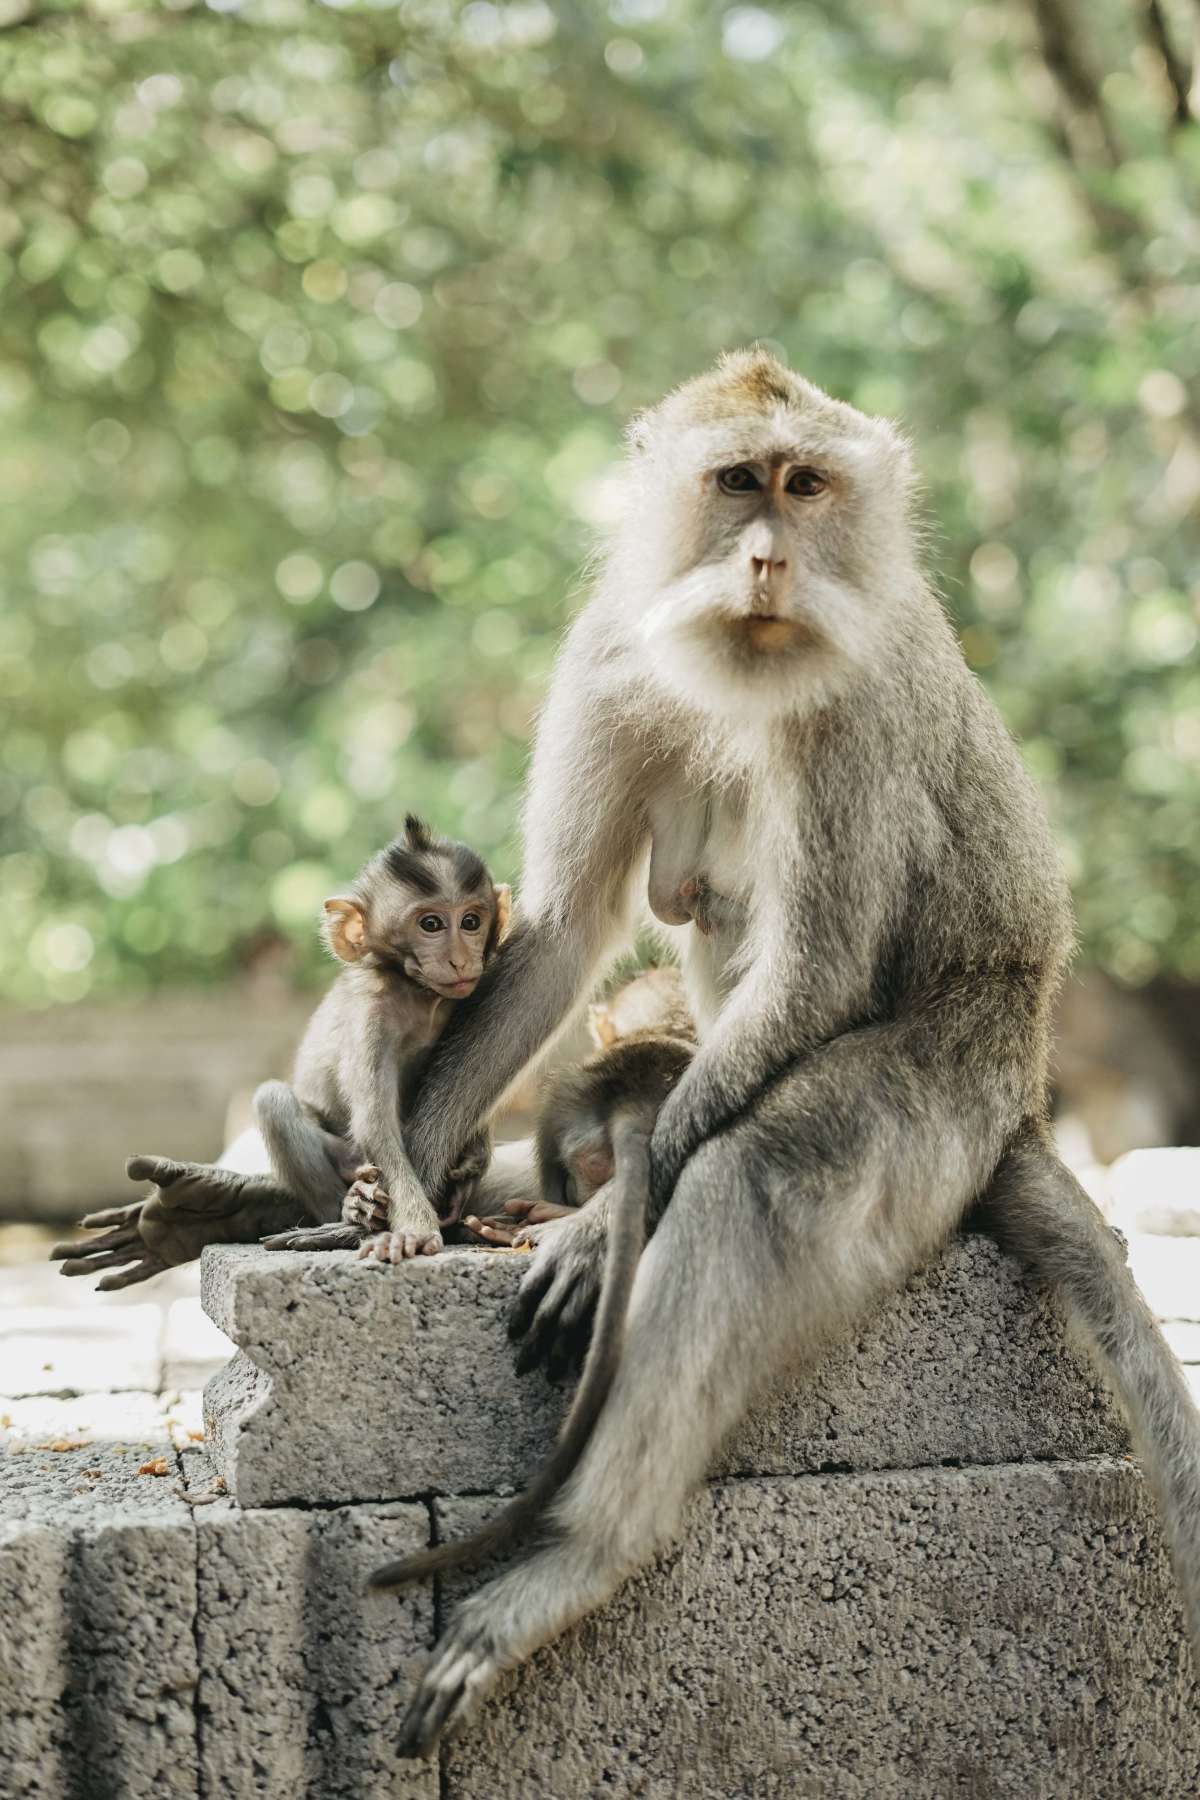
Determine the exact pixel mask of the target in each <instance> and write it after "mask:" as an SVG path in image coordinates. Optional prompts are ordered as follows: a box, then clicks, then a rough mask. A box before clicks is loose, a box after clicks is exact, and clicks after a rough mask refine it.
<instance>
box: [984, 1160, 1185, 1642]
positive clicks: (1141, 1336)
mask: <svg viewBox="0 0 1200 1800" xmlns="http://www.w3.org/2000/svg"><path fill="white" fill-rule="evenodd" d="M981 1212H982V1219H981V1222H982V1223H983V1224H984V1225H985V1226H986V1229H987V1230H988V1232H989V1233H990V1235H992V1236H993V1237H994V1238H995V1239H996V1241H997V1242H998V1243H999V1244H1000V1245H1001V1247H1002V1248H1003V1249H1005V1250H1008V1251H1010V1252H1011V1253H1012V1254H1013V1255H1014V1256H1015V1257H1017V1258H1018V1260H1019V1261H1020V1262H1022V1263H1023V1264H1024V1265H1025V1267H1026V1269H1027V1270H1028V1271H1029V1273H1030V1274H1031V1275H1033V1276H1035V1277H1036V1278H1037V1279H1039V1280H1041V1281H1045V1282H1048V1283H1050V1284H1051V1285H1052V1286H1053V1287H1055V1288H1056V1289H1057V1290H1058V1292H1059V1293H1060V1294H1061V1295H1062V1298H1063V1300H1064V1302H1065V1304H1066V1308H1067V1312H1068V1315H1069V1318H1070V1321H1071V1323H1072V1324H1073V1325H1074V1326H1076V1327H1077V1329H1078V1330H1079V1331H1080V1333H1081V1335H1082V1336H1083V1337H1084V1339H1085V1341H1086V1342H1087V1343H1088V1344H1089V1345H1090V1347H1091V1349H1092V1351H1093V1353H1094V1355H1095V1357H1096V1360H1097V1361H1098V1362H1099V1364H1100V1367H1101V1369H1102V1370H1103V1372H1104V1373H1105V1374H1106V1375H1107V1377H1108V1379H1109V1381H1110V1382H1111V1383H1112V1386H1113V1387H1114V1388H1115V1389H1116V1392H1117V1396H1118V1398H1119V1400H1120V1402H1121V1405H1122V1407H1123V1409H1124V1411H1125V1414H1126V1416H1127V1418H1128V1420H1129V1424H1130V1427H1131V1429H1132V1432H1133V1437H1134V1443H1135V1447H1136V1449H1137V1451H1138V1454H1139V1456H1140V1458H1141V1460H1142V1463H1143V1465H1144V1468H1145V1472H1146V1479H1147V1481H1148V1482H1149V1485H1150V1488H1151V1491H1152V1492H1153V1494H1154V1497H1155V1499H1156V1501H1157V1502H1158V1509H1159V1513H1160V1515H1161V1518H1162V1521H1163V1526H1164V1530H1165V1534H1166V1539H1167V1543H1168V1545H1169V1547H1170V1551H1171V1560H1172V1563H1173V1564H1174V1568H1175V1577H1176V1580H1177V1582H1178V1584H1179V1591H1180V1595H1181V1598H1182V1600H1183V1610H1184V1616H1185V1619H1186V1621H1187V1627H1188V1633H1189V1636H1190V1638H1191V1641H1192V1648H1193V1653H1194V1655H1195V1659H1196V1664H1197V1667H1198V1668H1200V1411H1198V1410H1197V1408H1196V1403H1195V1401H1194V1400H1193V1399H1192V1396H1191V1393H1190V1391H1189V1388H1188V1385H1187V1381H1186V1379H1185V1377H1184V1374H1183V1370H1182V1369H1181V1368H1180V1366H1179V1364H1178V1362H1177V1361H1176V1359H1175V1357H1174V1356H1173V1355H1172V1354H1171V1351H1170V1350H1169V1349H1168V1347H1167V1343H1166V1339H1165V1338H1164V1337H1163V1335H1162V1332H1161V1331H1160V1330H1159V1328H1158V1325H1157V1324H1156V1322H1155V1320H1154V1317H1153V1315H1152V1313H1151V1312H1150V1309H1149V1307H1148V1306H1147V1305H1146V1302H1145V1301H1144V1300H1143V1298H1142V1296H1141V1293H1140V1291H1139V1289H1138V1286H1137V1283H1136V1282H1135V1281H1134V1279H1133V1276H1132V1275H1131V1273H1130V1271H1129V1266H1128V1264H1127V1263H1126V1261H1125V1256H1124V1252H1123V1250H1122V1247H1121V1244H1120V1241H1119V1239H1118V1237H1117V1236H1116V1234H1115V1233H1114V1232H1113V1231H1112V1230H1111V1229H1110V1228H1109V1227H1108V1226H1107V1225H1106V1224H1105V1223H1104V1221H1103V1219H1102V1218H1101V1217H1100V1214H1099V1213H1098V1211H1097V1210H1096V1207H1095V1205H1094V1203H1093V1202H1092V1201H1091V1200H1090V1199H1089V1198H1088V1196H1087V1194H1086V1193H1085V1192H1084V1190H1083V1189H1082V1188H1081V1187H1080V1185H1079V1183H1078V1182H1077V1181H1076V1179H1075V1177H1074V1176H1073V1175H1072V1174H1071V1172H1070V1170H1069V1169H1067V1168H1065V1167H1064V1166H1063V1164H1062V1163H1061V1162H1060V1161H1059V1159H1058V1157H1057V1156H1055V1154H1054V1152H1053V1151H1052V1150H1051V1149H1050V1147H1049V1145H1048V1144H1047V1143H1046V1141H1045V1139H1044V1138H1043V1137H1042V1135H1041V1134H1040V1132H1038V1131H1037V1130H1035V1129H1032V1128H1031V1129H1029V1130H1028V1131H1027V1132H1026V1133H1025V1134H1023V1135H1022V1136H1021V1137H1020V1138H1019V1139H1018V1140H1017V1141H1016V1143H1015V1144H1013V1146H1012V1147H1011V1148H1010V1149H1009V1151H1008V1152H1007V1154H1006V1155H1005V1157H1004V1159H1003V1160H1002V1162H1001V1164H1000V1167H999V1169H998V1170H997V1172H996V1175H995V1178H994V1180H993V1182H992V1185H991V1187H990V1188H989V1190H988V1193H987V1196H986V1198H985V1200H984V1202H983V1205H982V1208H981Z"/></svg>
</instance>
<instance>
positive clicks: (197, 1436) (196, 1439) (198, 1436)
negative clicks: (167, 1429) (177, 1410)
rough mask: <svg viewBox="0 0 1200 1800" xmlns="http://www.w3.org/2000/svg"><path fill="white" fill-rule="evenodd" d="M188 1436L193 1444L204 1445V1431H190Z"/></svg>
mask: <svg viewBox="0 0 1200 1800" xmlns="http://www.w3.org/2000/svg"><path fill="white" fill-rule="evenodd" d="M188 1436H189V1437H190V1438H191V1440H192V1442H193V1444H202V1443H203V1442H204V1433H203V1432H202V1431H189V1432H188Z"/></svg>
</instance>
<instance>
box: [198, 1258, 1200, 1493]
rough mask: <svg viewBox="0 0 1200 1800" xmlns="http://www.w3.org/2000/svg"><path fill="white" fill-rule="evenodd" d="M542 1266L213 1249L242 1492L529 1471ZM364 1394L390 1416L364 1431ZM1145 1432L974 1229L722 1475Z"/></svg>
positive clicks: (211, 1410) (424, 1489)
mask: <svg viewBox="0 0 1200 1800" xmlns="http://www.w3.org/2000/svg"><path fill="white" fill-rule="evenodd" d="M1198 1248H1200V1246H1198ZM526 1266H527V1264H526V1262H525V1259H524V1258H523V1257H516V1256H503V1255H500V1256H496V1255H489V1254H487V1253H486V1252H481V1251H470V1250H465V1251H457V1252H454V1251H452V1252H448V1253H446V1254H444V1255H442V1256H438V1257H432V1258H419V1259H417V1261H415V1262H413V1263H409V1264H407V1265H405V1266H404V1267H403V1268H398V1269H391V1268H379V1267H375V1266H371V1265H369V1264H366V1263H360V1262H358V1261H357V1259H356V1258H355V1257H354V1256H353V1255H351V1254H350V1253H341V1254H334V1255H329V1254H324V1255H317V1254H312V1255H302V1254H295V1253H288V1254H285V1255H278V1254H275V1255H273V1254H271V1253H269V1252H267V1251H262V1250H258V1249H256V1248H254V1247H242V1246H228V1247H225V1246H222V1247H220V1248H214V1249H210V1250H206V1251H205V1253H204V1265H203V1273H202V1288H201V1292H202V1298H203V1303H204V1306H205V1309H206V1311H207V1312H208V1314H209V1316H210V1317H211V1318H212V1319H213V1320H214V1321H215V1322H216V1324H217V1325H219V1326H220V1327H221V1329H222V1330H223V1331H225V1332H227V1333H228V1335H229V1336H230V1337H231V1338H232V1339H233V1340H234V1342H235V1343H237V1344H239V1345H240V1346H241V1347H242V1350H243V1352H244V1355H243V1356H241V1357H238V1358H235V1359H234V1361H233V1363H231V1364H230V1365H229V1367H228V1368H227V1369H226V1370H225V1371H224V1372H223V1373H222V1374H221V1375H219V1376H218V1377H216V1379H215V1380H214V1381H213V1382H211V1383H210V1384H209V1387H208V1389H207V1391H206V1395H205V1410H206V1418H207V1421H208V1427H209V1434H210V1438H211V1439H212V1447H213V1453H214V1455H215V1456H216V1458H217V1460H218V1463H219V1465H220V1467H221V1470H222V1473H223V1474H224V1476H225V1478H226V1480H227V1482H228V1483H229V1487H230V1490H231V1492H233V1493H234V1494H236V1495H237V1497H238V1499H239V1500H240V1501H241V1502H242V1504H243V1505H249V1506H265V1505H281V1504H287V1503H294V1502H306V1501H318V1502H320V1501H324V1502H329V1501H350V1500H374V1499H385V1498H391V1497H406V1496H413V1495H418V1494H426V1493H470V1492H481V1491H487V1492H494V1491H496V1490H498V1489H502V1488H505V1487H511V1486H514V1485H518V1484H520V1483H521V1482H523V1481H524V1480H525V1479H526V1477H527V1476H528V1475H529V1474H530V1472H531V1471H532V1469H533V1468H534V1467H535V1465H536V1463H537V1461H538V1460H539V1458H540V1457H541V1456H542V1455H543V1454H544V1452H545V1449H546V1447H547V1445H548V1443H549V1441H550V1438H551V1435H552V1432H553V1430H554V1428H555V1427H556V1425H557V1423H558V1420H559V1418H560V1417H561V1414H562V1410H563V1406H564V1404H565V1399H564V1396H563V1395H562V1394H561V1393H560V1392H557V1391H556V1390H554V1389H552V1388H551V1387H549V1386H548V1385H547V1384H546V1383H545V1382H544V1381H543V1379H542V1377H541V1376H533V1377H530V1378H528V1379H527V1380H525V1381H523V1382H519V1383H518V1382H514V1381H512V1380H511V1379H510V1378H509V1373H508V1371H509V1367H510V1364H509V1351H508V1346H507V1340H506V1337H505V1332H504V1319H505V1315H506V1313H507V1310H508V1306H509V1303H510V1301H511V1298H512V1295H513V1293H514V1291H515V1289H516V1286H517V1284H518V1282H519V1281H520V1279H521V1276H522V1274H523V1272H524V1269H525V1267H526ZM364 1392H365V1393H369V1394H370V1395H371V1407H372V1413H373V1416H374V1417H375V1418H377V1419H387V1420H389V1421H390V1429H388V1430H386V1431H373V1432H364V1431H363V1429H362V1424H361V1416H360V1409H359V1408H358V1406H357V1405H356V1404H354V1401H355V1398H356V1396H358V1395H361V1394H363V1393H364ZM1125 1442H1126V1440H1125V1436H1124V1431H1123V1427H1122V1426H1121V1424H1120V1422H1119V1420H1118V1418H1117V1415H1116V1412H1115V1409H1114V1407H1113V1404H1112V1402H1111V1400H1110V1398H1109V1396H1108V1394H1107V1391H1106V1390H1105V1389H1104V1387H1103V1386H1102V1384H1101V1383H1100V1381H1099V1378H1098V1377H1097V1376H1096V1375H1095V1374H1094V1372H1093V1371H1092V1369H1091V1367H1090V1365H1089V1364H1087V1362H1086V1361H1085V1360H1084V1359H1083V1358H1082V1357H1080V1356H1078V1355H1077V1354H1076V1353H1075V1352H1074V1351H1073V1350H1072V1349H1070V1348H1069V1347H1068V1345H1067V1343H1066V1339H1065V1336H1064V1332H1063V1327H1062V1325H1061V1322H1060V1320H1059V1318H1058V1315H1057V1314H1056V1312H1055V1310H1054V1308H1053V1306H1052V1304H1051V1302H1050V1301H1049V1300H1048V1299H1047V1298H1046V1297H1045V1296H1043V1295H1041V1294H1038V1293H1036V1292H1035V1291H1034V1290H1033V1289H1031V1288H1030V1287H1029V1286H1028V1285H1027V1283H1026V1282H1025V1281H1024V1280H1023V1279H1022V1277H1021V1275H1020V1272H1019V1271H1018V1269H1017V1268H1016V1265H1015V1264H1014V1263H1012V1262H1010V1261H1009V1260H1008V1259H1007V1258H1005V1257H1004V1256H1002V1255H1001V1254H1000V1252H999V1251H998V1250H997V1249H996V1247H995V1246H994V1245H993V1244H992V1243H990V1242H989V1241H987V1240H985V1239H982V1238H964V1239H960V1240H957V1241H956V1242H955V1243H954V1244H953V1245H951V1247H950V1249H949V1250H948V1251H947V1253H946V1255H945V1256H944V1258H942V1259H941V1260H940V1261H939V1262H938V1263H937V1264H935V1265H933V1266H932V1267H930V1268H929V1269H927V1270H925V1271H923V1272H922V1273H921V1274H919V1275H918V1276H916V1277H915V1278H914V1280H913V1281H912V1282H911V1283H910V1285H909V1286H908V1288H907V1289H906V1290H905V1291H904V1292H903V1293H901V1294H898V1295H897V1296H896V1297H895V1298H894V1300H892V1301H891V1302H890V1303H889V1305H888V1306H887V1307H885V1308H884V1309H883V1310H882V1311H881V1312H880V1313H879V1314H878V1315H877V1316H876V1317H875V1318H874V1319H873V1320H872V1321H871V1322H870V1324H869V1326H867V1327H865V1328H864V1330H863V1331H862V1332H861V1334H860V1335H859V1336H858V1337H857V1338H856V1339H855V1340H854V1341H852V1342H850V1343H848V1344H841V1345H838V1346H836V1347H835V1348H833V1349H831V1350H830V1352H829V1353H828V1354H827V1355H826V1356H825V1357H824V1358H823V1359H822V1360H821V1362H820V1363H819V1364H817V1365H815V1366H814V1367H811V1368H810V1369H808V1370H806V1371H804V1372H803V1373H801V1374H798V1375H797V1376H796V1377H795V1378H794V1379H792V1380H790V1381H787V1382H785V1383H783V1384H782V1385H781V1386H780V1388H779V1389H778V1390H777V1391H776V1392H774V1393H773V1394H772V1395H771V1396H769V1397H768V1399H767V1400H766V1401H765V1402H764V1403H763V1404H762V1405H760V1406H759V1407H758V1408H757V1409H756V1410H755V1412H754V1413H753V1414H752V1415H751V1416H750V1417H749V1418H748V1419H747V1420H746V1421H745V1423H744V1425H743V1426H742V1428H741V1429H740V1431H739V1432H738V1433H737V1435H736V1436H735V1438H734V1439H733V1440H732V1442H731V1444H730V1447H729V1449H728V1451H727V1453H726V1456H725V1457H724V1459H723V1461H722V1464H721V1468H722V1470H724V1471H727V1472H738V1473H748V1474H776V1473H790V1472H805V1471H819V1470H822V1469H871V1468H907V1467H915V1466H918V1465H922V1464H936V1463H940V1462H944V1461H950V1460H953V1461H962V1462H980V1463H984V1462H1007V1461H1015V1460H1019V1459H1022V1458H1042V1457H1053V1456H1059V1457H1077V1456H1084V1455H1094V1454H1102V1453H1115V1452H1120V1451H1121V1450H1123V1449H1124V1448H1125Z"/></svg>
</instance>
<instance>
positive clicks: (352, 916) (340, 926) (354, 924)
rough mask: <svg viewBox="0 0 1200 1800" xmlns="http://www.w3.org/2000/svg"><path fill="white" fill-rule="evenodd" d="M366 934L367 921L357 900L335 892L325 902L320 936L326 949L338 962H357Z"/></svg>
mask: <svg viewBox="0 0 1200 1800" xmlns="http://www.w3.org/2000/svg"><path fill="white" fill-rule="evenodd" d="M366 935H367V921H366V919H365V917H364V916H363V909H362V907H361V906H360V905H359V904H358V901H357V900H351V899H350V897H349V896H348V895H346V894H336V895H335V896H334V897H333V899H332V900H327V901H326V902H325V917H324V919H323V920H322V921H321V936H322V937H323V938H324V940H325V947H326V949H327V950H330V951H332V953H333V955H334V956H336V957H337V958H338V960H339V962H347V963H348V962H357V961H358V959H359V957H360V956H361V955H362V953H363V941H364V939H365V938H366Z"/></svg>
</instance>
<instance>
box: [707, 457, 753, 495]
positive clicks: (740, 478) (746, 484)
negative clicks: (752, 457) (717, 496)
mask: <svg viewBox="0 0 1200 1800" xmlns="http://www.w3.org/2000/svg"><path fill="white" fill-rule="evenodd" d="M717 486H718V487H719V488H720V489H721V491H722V493H725V494H755V493H757V492H758V490H759V488H760V487H761V486H762V482H761V481H760V480H759V479H758V476H757V475H756V474H755V473H754V470H753V469H750V468H747V466H746V464H745V463H735V464H734V466H733V468H732V469H720V470H718V472H717Z"/></svg>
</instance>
